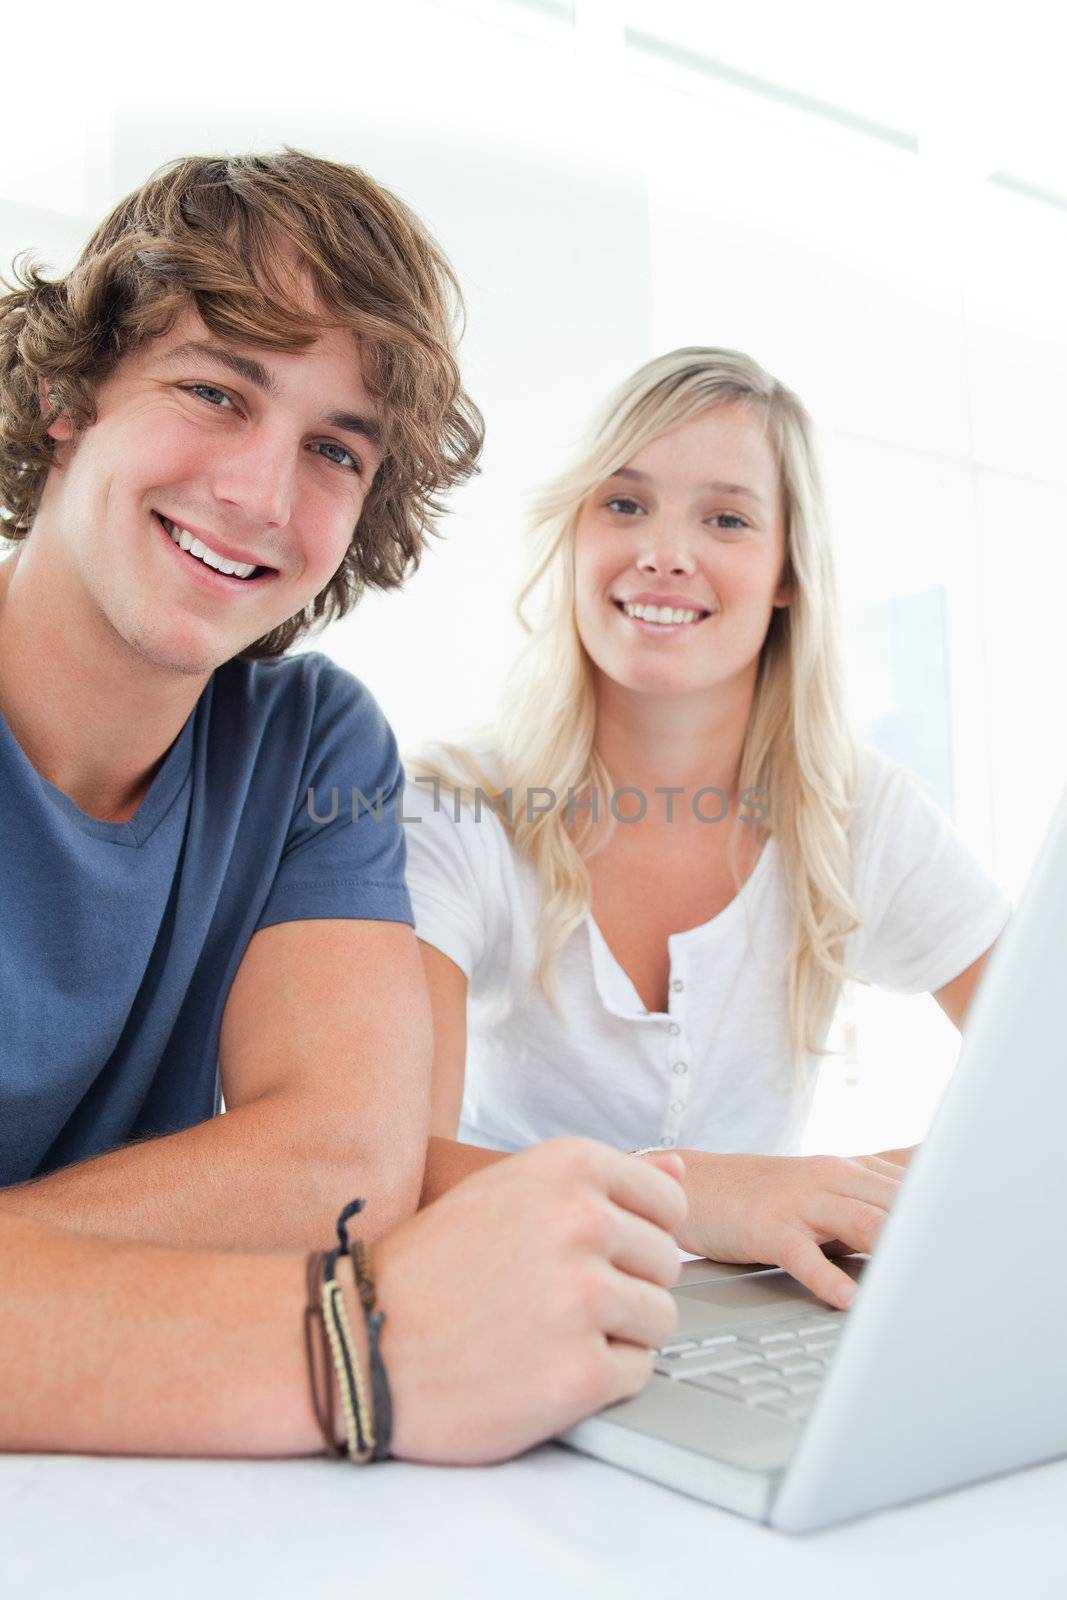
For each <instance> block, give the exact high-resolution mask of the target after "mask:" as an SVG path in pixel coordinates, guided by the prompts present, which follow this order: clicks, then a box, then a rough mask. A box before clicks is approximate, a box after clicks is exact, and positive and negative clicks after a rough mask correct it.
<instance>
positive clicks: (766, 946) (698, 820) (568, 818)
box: [404, 348, 1007, 1304]
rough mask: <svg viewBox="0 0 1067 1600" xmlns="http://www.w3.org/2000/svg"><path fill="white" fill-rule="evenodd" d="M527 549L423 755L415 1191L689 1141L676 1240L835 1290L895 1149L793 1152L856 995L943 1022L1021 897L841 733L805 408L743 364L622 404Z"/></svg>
mask: <svg viewBox="0 0 1067 1600" xmlns="http://www.w3.org/2000/svg"><path fill="white" fill-rule="evenodd" d="M533 538H534V559H533V571H532V575H531V577H530V580H529V582H528V583H527V585H526V588H525V589H524V590H523V592H522V596H521V598H520V607H519V609H520V617H521V618H522V619H523V620H524V622H525V624H526V627H527V630H528V632H529V634H530V639H529V643H528V645H527V647H526V650H525V652H524V654H523V656H522V657H521V658H520V661H519V662H518V664H517V666H516V670H515V672H514V674H513V676H512V678H511V681H510V684H509V688H508V691H507V694H506V696H505V700H504V706H503V709H502V715H501V717H500V720H499V722H498V724H497V725H496V726H495V727H494V728H492V729H489V730H487V731H485V732H484V733H482V734H479V735H477V736H475V737H474V738H473V739H471V740H470V741H469V742H468V743H467V744H466V745H465V746H458V745H447V744H446V745H441V746H437V747H434V748H431V749H429V750H427V751H424V752H420V753H419V754H417V755H416V756H415V757H413V758H412V759H411V760H410V761H409V762H408V770H409V773H410V774H411V776H412V777H413V778H414V779H415V785H414V786H412V787H411V788H410V790H409V792H408V793H407V794H406V795H405V802H404V803H405V822H406V824H407V848H408V868H407V875H408V885H409V889H410V892H411V896H412V904H413V909H414V912H415V926H416V933H417V934H418V936H419V938H420V940H421V941H422V953H423V961H424V965H425V967H426V971H427V974H428V977H429V981H430V987H431V994H432V997H433V1004H434V1018H435V1032H436V1038H437V1044H436V1052H435V1067H434V1072H435V1131H436V1133H437V1135H438V1139H439V1142H438V1143H437V1145H435V1147H434V1152H433V1154H432V1156H431V1161H430V1164H429V1177H428V1183H427V1192H428V1193H430V1194H433V1193H437V1192H439V1191H440V1189H442V1188H445V1187H447V1186H448V1184H449V1183H451V1182H453V1181H455V1179H456V1178H458V1177H460V1176H462V1174H463V1173H464V1172H466V1171H469V1170H471V1169H472V1168H473V1167H474V1166H476V1165H478V1164H481V1163H484V1162H486V1161H488V1160H492V1159H496V1156H497V1152H500V1151H513V1150H517V1149H520V1148H522V1147H523V1146H524V1145H526V1144H529V1143H532V1142H534V1141H536V1140H539V1139H544V1138H547V1137H549V1136H551V1135H554V1134H560V1133H564V1132H569V1133H584V1134H588V1135H592V1136H594V1137H598V1138H601V1139H605V1140H607V1141H608V1142H610V1143H613V1144H616V1145H618V1146H620V1147H622V1148H624V1149H626V1148H637V1147H647V1146H656V1145H659V1146H678V1147H682V1149H683V1154H684V1155H685V1158H686V1169H687V1177H686V1187H687V1192H688V1195H689V1218H688V1221H687V1223H686V1226H685V1230H684V1232H683V1235H682V1238H681V1242H682V1244H683V1245H684V1246H685V1248H687V1249H690V1250H692V1251H694V1252H695V1253H698V1254H708V1255H712V1256H714V1257H716V1258H718V1259H721V1260H735V1261H768V1262H777V1263H780V1264H782V1265H786V1266H788V1267H789V1270H790V1271H792V1272H794V1273H795V1274H796V1276H798V1277H800V1278H801V1279H802V1280H803V1281H804V1282H805V1283H806V1284H807V1285H808V1286H809V1287H810V1288H812V1289H813V1290H814V1291H815V1292H816V1293H818V1294H821V1295H823V1296H825V1297H826V1298H828V1299H829V1300H831V1301H832V1302H834V1303H836V1304H844V1303H845V1302H846V1301H847V1299H848V1297H849V1296H850V1295H851V1292H852V1285H851V1282H850V1280H849V1279H848V1278H847V1277H846V1276H845V1274H843V1273H842V1272H841V1271H840V1270H839V1269H838V1268H837V1267H835V1266H834V1265H833V1263H832V1262H830V1261H828V1260H827V1259H826V1257H825V1256H824V1254H823V1252H822V1250H821V1248H820V1246H821V1245H823V1244H836V1247H838V1248H839V1247H840V1244H841V1243H842V1242H843V1243H844V1244H846V1245H848V1246H849V1247H851V1248H856V1249H863V1250H866V1249H869V1248H870V1247H871V1246H872V1245H873V1243H874V1241H875V1239H876V1238H877V1234H878V1230H879V1228H880V1226H881V1223H882V1221H883V1220H884V1217H885V1214H886V1211H887V1210H888V1208H889V1206H890V1205H891V1203H892V1200H893V1197H894V1195H895V1193H896V1190H897V1187H898V1185H899V1181H900V1177H901V1172H902V1168H901V1166H900V1165H899V1164H898V1163H897V1162H895V1161H893V1162H890V1161H886V1160H884V1159H882V1158H881V1157H879V1156H865V1157H861V1158H858V1159H857V1160H855V1161H830V1160H828V1159H822V1160H817V1161H815V1162H814V1163H808V1162H807V1161H806V1160H804V1159H802V1158H799V1157H794V1156H793V1155H792V1154H791V1153H792V1152H793V1151H795V1150H796V1149H797V1148H798V1146H799V1141H800V1136H801V1132H802V1130H803V1125H804V1120H805V1117H806V1115H807V1110H808V1106H809V1103H810V1098H811V1093H812V1088H813V1085H814V1078H815V1073H816V1067H817V1059H818V1056H819V1053H820V1052H821V1051H822V1050H823V1048H824V1045H825V1041H826V1035H827V1030H828V1027H829V1023H830V1020H831V1017H832V1014H833V1011H834V1007H835V1004H836V1001H837V998H838V995H839V993H840V989H841V984H842V981H843V979H844V978H845V977H846V976H853V977H856V978H858V979H861V980H865V981H868V982H875V983H881V984H884V985H885V986H886V987H888V988H897V989H903V990H921V989H929V990H932V991H934V992H936V993H937V996H938V999H939V1000H940V1001H941V1002H942V1004H943V1005H944V1006H945V1009H946V1010H948V1011H949V1014H950V1015H951V1016H953V1019H954V1020H958V1019H959V1017H960V1016H961V1015H962V1010H963V1009H964V1007H963V1006H962V1005H958V1004H957V1001H958V1000H959V998H960V996H961V994H962V993H963V992H964V991H966V993H967V994H968V995H969V993H970V991H971V989H973V985H974V981H975V980H976V977H977V973H978V971H979V970H980V966H981V961H982V959H983V957H984V954H985V952H986V951H987V950H988V948H989V946H990V945H991V944H992V942H993V940H994V939H995V937H996V936H997V934H998V933H999V932H1000V929H1001V927H1002V926H1003V923H1004V920H1005V918H1006V914H1007V906H1006V902H1005V900H1004V898H1003V896H1002V895H1001V894H1000V893H999V891H998V890H997V889H996V888H995V886H994V885H992V884H991V883H989V882H988V880H987V879H986V878H985V877H984V875H983V874H982V873H981V872H980V870H979V869H978V867H977V866H976V865H975V863H974V862H973V861H971V859H970V858H969V857H968V856H967V854H966V852H965V851H964V849H963V847H962V845H961V844H960V843H959V841H958V840H957V839H956V838H955V836H954V834H953V833H952V831H951V828H950V827H949V825H948V823H947V821H946V820H945V819H944V818H943V817H941V816H940V815H939V814H938V813H937V812H936V810H935V809H934V808H933V807H932V806H931V805H930V804H929V802H928V801H927V800H926V799H925V798H924V796H923V795H922V794H921V793H920V792H919V791H918V790H917V789H916V788H915V787H914V786H913V785H911V784H910V783H909V782H908V781H907V779H906V776H905V775H904V774H903V773H902V772H900V771H899V770H897V769H894V768H893V767H892V765H891V763H889V762H887V761H886V760H884V758H882V757H880V756H879V755H878V754H877V753H876V752H875V751H873V750H860V749H857V747H856V745H855V743H854V741H853V738H852V735H851V733H850V730H849V727H848V722H847V719H846V716H845V711H844V693H843V684H842V674H841V668H840V648H839V639H838V625H837V606H836V596H835V584H834V573H833V560H832V552H831V547H830V541H829V536H828V532H827V528H826V523H825V517H824V513H823V506H822V495H821V490H820V482H819V471H818V464H817V459H816V453H815V448H814V442H813V429H812V425H811V421H810V419H809V417H808V415H807V412H806V411H805V410H804V407H803V406H802V404H801V402H800V401H799V400H798V399H797V397H796V396H795V395H794V394H792V393H791V392H790V391H789V390H788V389H787V388H785V386H784V385H783V384H781V383H779V382H778V381H777V380H776V379H774V378H773V377H771V375H770V374H768V373H767V372H765V371H764V370H763V368H762V367H760V366H759V365H758V364H757V363H756V362H755V361H753V360H752V359H751V358H750V357H749V356H746V355H744V354H742V353H741V352H738V351H733V350H716V349H693V348H690V349H682V350H676V351H674V352H672V353H671V354H669V355H666V356H663V357H661V358H660V359H659V360H656V361H653V362H650V363H649V364H648V365H647V366H646V367H643V368H642V369H641V370H640V371H638V372H637V373H635V374H634V376H633V377H632V378H630V379H629V380H628V382H627V383H625V384H624V385H623V386H622V388H621V389H620V390H619V391H618V392H617V393H616V394H615V395H614V396H613V397H612V398H611V400H610V401H609V403H608V405H607V407H606V409H605V411H604V413H603V415H602V417H601V419H600V421H599V423H598V424H597V425H596V427H595V428H594V431H593V434H592V436H591V438H590V441H589V443H588V445H587V447H586V449H585V450H584V451H583V452H582V454H581V455H580V457H579V459H578V461H577V462H576V464H575V465H574V467H573V468H572V469H571V470H570V471H568V472H567V473H565V474H564V475H563V476H562V477H561V478H560V479H559V480H557V482H556V483H554V484H552V485H550V486H549V487H548V488H547V489H546V490H545V491H544V492H543V493H542V495H541V496H540V498H539V501H538V503H537V507H536V510H535V516H534V525H533ZM535 602H539V606H537V608H536V610H535V611H534V614H532V615H528V614H527V613H528V612H529V611H530V610H531V609H532V608H533V605H534V603H535ZM420 780H421V785H420ZM427 785H430V786H431V787H432V799H431V794H430V792H429V790H428V789H427V787H426V786H427ZM444 793H448V794H449V796H450V802H451V803H449V804H447V805H446V804H444V803H443V802H442V800H441V796H442V794H444ZM544 795H548V796H551V797H553V799H554V800H555V801H556V802H557V803H555V804H553V805H544V804H540V803H535V804H531V798H532V797H540V796H544ZM623 795H625V796H626V799H625V802H624V803H620V796H623ZM609 796H610V801H609V799H608V797H609ZM564 797H565V799H564ZM709 797H712V798H713V799H714V804H713V803H712V801H711V799H709ZM754 798H755V801H756V802H757V803H755V804H754V803H753V800H754ZM720 801H721V803H720ZM961 985H962V988H961V987H960V986H961ZM457 1128H458V1132H459V1135H460V1138H461V1139H462V1140H463V1141H464V1143H463V1144H462V1145H456V1144H450V1143H446V1142H445V1141H451V1140H452V1139H454V1136H455V1134H456V1132H457Z"/></svg>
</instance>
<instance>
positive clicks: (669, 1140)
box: [660, 1133, 674, 1149]
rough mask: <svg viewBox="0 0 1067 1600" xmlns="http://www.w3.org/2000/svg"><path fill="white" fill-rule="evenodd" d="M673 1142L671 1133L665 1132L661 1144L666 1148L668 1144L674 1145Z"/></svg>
mask: <svg viewBox="0 0 1067 1600" xmlns="http://www.w3.org/2000/svg"><path fill="white" fill-rule="evenodd" d="M673 1143H674V1140H673V1139H672V1138H671V1136H670V1134H669V1133H665V1134H664V1135H663V1138H662V1139H661V1140H660V1144H661V1145H663V1147H664V1149H666V1148H667V1146H668V1145H672V1144H673Z"/></svg>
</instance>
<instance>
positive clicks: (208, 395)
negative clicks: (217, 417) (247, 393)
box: [186, 383, 233, 411]
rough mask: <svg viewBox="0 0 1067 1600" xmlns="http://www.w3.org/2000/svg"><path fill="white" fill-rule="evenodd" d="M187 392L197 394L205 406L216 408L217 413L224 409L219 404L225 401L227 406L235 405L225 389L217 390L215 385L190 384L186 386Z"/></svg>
mask: <svg viewBox="0 0 1067 1600" xmlns="http://www.w3.org/2000/svg"><path fill="white" fill-rule="evenodd" d="M186 392H187V393H188V394H195V395H196V397H197V399H198V400H203V401H204V403H205V405H209V406H214V407H215V410H216V411H221V410H222V409H223V407H222V406H221V405H220V404H219V402H220V401H225V402H226V404H227V405H232V404H233V402H232V400H231V399H230V397H229V395H228V394H227V393H226V391H225V389H216V388H215V385H214V384H213V383H190V384H188V385H187V386H186Z"/></svg>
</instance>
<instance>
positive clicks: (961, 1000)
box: [934, 944, 996, 1030]
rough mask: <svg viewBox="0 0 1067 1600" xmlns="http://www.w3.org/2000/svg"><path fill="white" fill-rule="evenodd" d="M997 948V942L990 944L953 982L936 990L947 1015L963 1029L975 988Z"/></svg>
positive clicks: (935, 994) (939, 1003)
mask: <svg viewBox="0 0 1067 1600" xmlns="http://www.w3.org/2000/svg"><path fill="white" fill-rule="evenodd" d="M995 949H996V945H995V944H992V945H990V947H989V949H988V950H987V951H986V952H985V954H984V955H980V956H979V957H978V959H977V961H972V962H971V964H970V966H969V967H967V968H965V969H964V971H963V972H961V973H960V975H959V977H958V978H953V979H952V982H951V983H946V984H944V985H943V987H942V988H940V989H935V990H934V999H935V1000H936V1001H937V1003H938V1005H939V1006H940V1007H941V1009H942V1011H943V1012H944V1013H945V1015H946V1017H948V1019H949V1021H950V1022H954V1023H955V1025H956V1027H957V1028H960V1029H961V1030H962V1028H963V1024H964V1022H965V1021H966V1018H967V1013H968V1011H969V1010H970V1008H971V1002H972V1000H973V999H974V993H975V990H976V989H977V988H978V984H979V981H980V979H981V977H982V974H983V972H984V971H985V969H986V967H987V965H988V963H989V958H990V956H991V955H992V954H993V951H994V950H995Z"/></svg>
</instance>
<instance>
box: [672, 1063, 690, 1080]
mask: <svg viewBox="0 0 1067 1600" xmlns="http://www.w3.org/2000/svg"><path fill="white" fill-rule="evenodd" d="M671 1071H672V1072H675V1073H677V1075H678V1077H679V1078H681V1077H684V1075H685V1074H686V1073H687V1072H688V1071H689V1063H688V1062H687V1061H676V1062H675V1063H674V1066H673V1067H672V1068H671Z"/></svg>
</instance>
